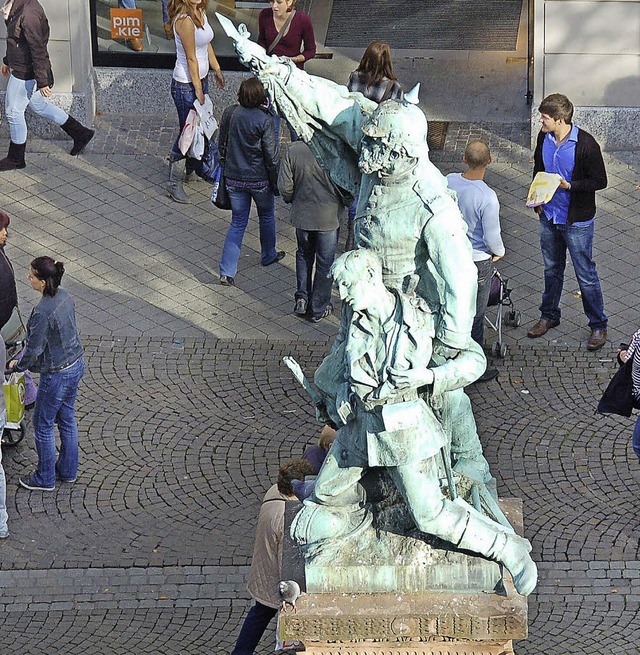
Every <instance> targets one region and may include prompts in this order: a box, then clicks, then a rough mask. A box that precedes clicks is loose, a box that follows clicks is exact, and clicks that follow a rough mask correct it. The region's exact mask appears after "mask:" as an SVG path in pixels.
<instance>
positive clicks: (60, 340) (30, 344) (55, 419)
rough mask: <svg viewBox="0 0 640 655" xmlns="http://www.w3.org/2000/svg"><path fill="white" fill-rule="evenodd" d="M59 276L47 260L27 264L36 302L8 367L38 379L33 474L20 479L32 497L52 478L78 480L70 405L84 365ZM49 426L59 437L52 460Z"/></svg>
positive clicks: (51, 484) (59, 266)
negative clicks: (18, 351)
mask: <svg viewBox="0 0 640 655" xmlns="http://www.w3.org/2000/svg"><path fill="white" fill-rule="evenodd" d="M63 274H64V265H63V263H62V262H56V261H54V260H53V259H52V258H51V257H37V258H36V259H34V260H33V261H32V262H31V266H30V267H29V275H28V279H29V282H30V283H31V286H32V288H33V289H35V290H36V291H38V292H39V293H41V294H42V300H40V302H39V303H38V304H37V305H36V306H35V307H34V309H33V311H32V312H31V316H30V317H29V322H28V323H27V344H26V346H25V349H24V354H23V356H22V359H21V360H20V361H19V362H17V363H14V362H11V364H10V366H12V368H13V369H14V370H16V371H25V370H27V369H29V370H30V371H34V372H37V373H40V386H39V387H38V395H37V396H36V405H35V408H34V412H33V431H34V437H35V443H36V451H37V453H38V468H37V470H36V471H34V472H33V473H31V474H30V475H25V476H23V477H21V478H20V484H21V485H22V486H23V487H24V488H25V489H32V490H38V491H53V490H54V489H55V486H56V478H57V479H59V480H60V481H62V482H75V481H76V476H77V475H78V425H77V423H76V419H75V407H74V405H75V400H76V395H77V393H78V385H79V383H80V379H81V378H82V375H83V373H84V359H83V357H82V344H81V343H80V337H79V336H78V328H77V327H76V312H75V305H74V302H73V298H71V296H70V295H69V293H68V291H66V290H65V289H61V288H60V280H61V279H62V276H63ZM54 423H56V424H57V425H58V430H59V431H60V452H59V454H58V456H57V460H56V438H55V433H54V429H53V428H54Z"/></svg>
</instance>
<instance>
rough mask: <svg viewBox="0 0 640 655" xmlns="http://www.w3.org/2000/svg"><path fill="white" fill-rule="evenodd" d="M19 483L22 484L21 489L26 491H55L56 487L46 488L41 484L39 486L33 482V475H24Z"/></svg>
mask: <svg viewBox="0 0 640 655" xmlns="http://www.w3.org/2000/svg"><path fill="white" fill-rule="evenodd" d="M18 482H19V483H20V486H21V487H24V488H25V489H29V490H31V491H55V490H56V487H55V485H53V487H45V486H43V485H41V484H38V483H37V482H34V481H33V476H32V475H23V476H22V477H21V478H20V479H19V480H18Z"/></svg>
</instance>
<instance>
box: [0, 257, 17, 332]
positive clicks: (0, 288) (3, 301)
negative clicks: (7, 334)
mask: <svg viewBox="0 0 640 655" xmlns="http://www.w3.org/2000/svg"><path fill="white" fill-rule="evenodd" d="M17 305H18V292H17V290H16V276H15V274H14V272H13V266H12V265H11V262H10V261H9V258H8V257H7V253H6V252H5V251H4V246H0V328H3V327H4V326H5V325H6V323H7V322H8V321H9V319H10V318H11V313H12V312H13V308H14V307H16V306H17Z"/></svg>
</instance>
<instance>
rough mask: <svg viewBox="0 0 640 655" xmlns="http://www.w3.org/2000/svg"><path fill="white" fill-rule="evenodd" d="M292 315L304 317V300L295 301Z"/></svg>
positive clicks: (305, 311) (305, 310) (305, 308)
mask: <svg viewBox="0 0 640 655" xmlns="http://www.w3.org/2000/svg"><path fill="white" fill-rule="evenodd" d="M293 313H294V314H296V315H297V316H304V315H305V314H306V313H307V301H306V300H305V299H304V298H298V299H297V300H296V306H295V307H294V308H293Z"/></svg>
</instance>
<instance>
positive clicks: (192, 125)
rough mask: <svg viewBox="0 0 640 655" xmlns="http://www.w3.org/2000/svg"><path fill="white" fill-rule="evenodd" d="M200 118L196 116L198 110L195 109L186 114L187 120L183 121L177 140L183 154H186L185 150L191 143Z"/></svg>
mask: <svg viewBox="0 0 640 655" xmlns="http://www.w3.org/2000/svg"><path fill="white" fill-rule="evenodd" d="M199 122H200V119H199V118H198V112H196V110H195V109H192V110H191V111H190V112H189V113H188V114H187V120H186V121H185V123H184V127H183V128H182V132H180V139H179V140H178V148H180V152H181V153H182V154H183V155H186V154H187V151H188V150H189V148H190V147H191V144H192V143H193V137H194V135H195V131H196V128H197V126H198V123H199Z"/></svg>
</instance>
